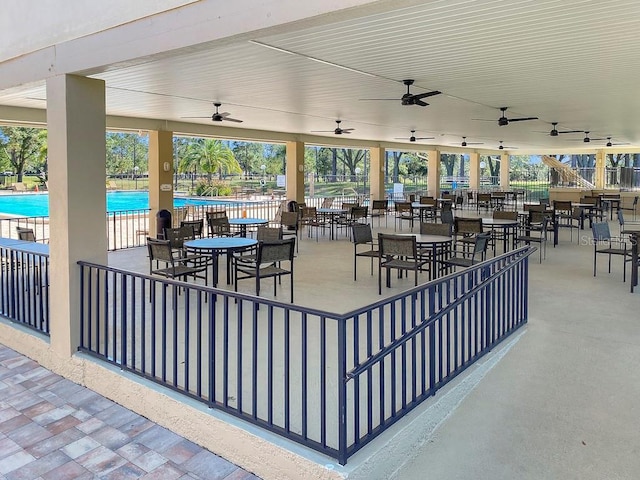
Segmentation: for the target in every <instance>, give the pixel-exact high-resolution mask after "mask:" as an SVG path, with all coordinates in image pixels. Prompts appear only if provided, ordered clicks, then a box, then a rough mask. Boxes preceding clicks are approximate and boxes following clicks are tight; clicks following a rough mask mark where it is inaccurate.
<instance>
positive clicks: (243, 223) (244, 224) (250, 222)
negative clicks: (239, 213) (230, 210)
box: [229, 218, 269, 237]
mask: <svg viewBox="0 0 640 480" xmlns="http://www.w3.org/2000/svg"><path fill="white" fill-rule="evenodd" d="M267 223H269V220H265V219H264V218H230V219H229V225H233V226H234V227H239V229H240V236H241V237H246V236H247V228H248V227H256V226H258V225H266V224H267Z"/></svg>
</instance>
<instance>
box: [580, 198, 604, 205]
mask: <svg viewBox="0 0 640 480" xmlns="http://www.w3.org/2000/svg"><path fill="white" fill-rule="evenodd" d="M580 203H588V204H589V205H598V204H599V203H600V197H591V196H588V197H582V198H581V199H580Z"/></svg>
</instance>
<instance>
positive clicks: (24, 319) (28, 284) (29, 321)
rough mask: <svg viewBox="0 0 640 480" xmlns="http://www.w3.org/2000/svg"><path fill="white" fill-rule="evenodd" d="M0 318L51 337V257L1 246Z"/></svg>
mask: <svg viewBox="0 0 640 480" xmlns="http://www.w3.org/2000/svg"><path fill="white" fill-rule="evenodd" d="M25 243H27V242H25ZM0 315H2V316H3V317H6V318H8V319H9V320H11V321H13V322H16V323H19V324H21V325H23V326H25V327H28V328H31V329H33V330H37V331H39V332H41V333H44V334H46V335H48V334H49V255H48V254H45V253H33V252H25V251H21V250H19V247H18V246H17V245H16V248H14V247H11V246H0Z"/></svg>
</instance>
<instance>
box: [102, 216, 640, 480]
mask: <svg viewBox="0 0 640 480" xmlns="http://www.w3.org/2000/svg"><path fill="white" fill-rule="evenodd" d="M465 215H466V216H470V214H469V212H465ZM389 220H390V222H389V228H388V229H386V231H389V230H393V220H392V218H390V219H389ZM383 226H384V221H383ZM374 227H376V228H375V231H376V232H377V231H384V230H385V229H382V230H380V229H378V228H377V221H375V220H374ZM404 231H405V232H406V231H408V229H407V227H406V226H405V230H404ZM611 231H612V232H613V233H614V234H615V233H616V232H617V231H618V227H617V224H614V223H611ZM590 239H591V233H590V230H584V231H581V232H580V236H579V239H578V240H577V239H576V233H575V232H574V234H573V242H570V241H569V232H568V231H566V230H562V231H561V233H560V244H559V245H558V246H557V247H556V248H553V246H552V245H551V244H549V245H548V248H547V257H546V259H545V260H544V261H543V263H542V264H538V257H537V254H534V255H533V256H532V257H531V263H530V318H529V324H528V326H527V327H526V328H525V329H521V331H520V333H519V334H518V335H517V336H516V337H515V338H514V339H513V340H512V341H511V342H507V343H508V345H506V346H504V347H502V348H501V349H497V351H496V352H494V353H493V354H492V355H490V356H488V357H486V358H485V359H483V361H482V362H480V364H479V365H478V367H477V368H476V369H475V371H474V369H470V372H469V373H468V374H467V376H466V378H465V376H463V377H462V378H460V379H459V380H457V381H456V382H454V383H453V384H452V385H450V386H448V387H446V388H445V389H443V391H442V392H441V393H439V394H438V396H436V397H435V398H434V399H433V400H432V401H429V402H425V405H424V406H423V407H421V408H419V409H417V410H416V411H415V412H413V413H412V414H411V415H410V416H409V417H408V418H407V419H406V420H405V421H403V422H400V424H399V425H398V426H397V428H394V429H392V431H391V432H389V433H388V434H386V435H383V436H382V437H381V438H379V439H378V440H376V441H375V442H373V443H372V444H371V445H370V446H369V447H368V448H367V449H365V451H364V452H360V453H358V454H357V455H356V456H354V457H353V458H352V459H350V461H349V464H348V465H347V466H346V467H344V468H343V467H339V466H336V465H331V468H335V469H338V470H340V471H342V473H343V475H345V476H348V477H349V478H369V479H374V478H381V479H382V478H385V479H386V478H396V479H423V478H444V479H458V478H459V479H466V478H470V477H471V476H473V477H475V478H491V479H513V478H519V479H529V478H530V479H541V478H549V479H556V478H563V479H566V478H580V479H591V478H592V479H602V478H620V479H627V478H629V479H631V478H638V476H639V475H640V473H638V472H640V455H638V451H639V450H640V435H639V434H638V431H639V430H640V416H639V415H638V414H639V413H640V407H638V401H637V399H638V398H639V397H640V373H639V371H638V369H637V368H636V366H637V365H638V363H639V362H640V348H638V347H639V346H640V314H639V313H638V312H639V311H640V289H637V290H636V293H634V294H631V293H629V280H627V282H626V283H623V282H622V263H621V259H619V258H614V259H613V268H612V273H611V274H609V273H607V258H606V256H602V255H599V256H598V264H599V273H598V276H597V277H595V278H594V277H593V246H592V245H591V242H590ZM352 248H353V247H352V244H350V243H349V242H348V240H347V239H346V238H345V237H344V236H342V237H341V239H339V240H337V241H331V240H329V239H328V237H322V236H320V239H319V241H318V242H316V240H315V239H309V238H307V237H304V238H303V239H302V241H301V243H300V253H299V255H298V257H297V258H296V279H295V290H296V293H295V294H296V303H298V304H302V305H307V306H311V307H316V308H321V309H327V310H330V311H336V312H345V311H348V310H351V309H352V308H356V307H359V306H361V305H364V304H367V303H370V302H372V301H375V300H377V299H379V296H378V294H377V277H376V276H375V275H374V276H370V275H369V263H368V260H366V259H360V260H358V281H357V282H353V279H352ZM134 254H135V258H137V259H138V260H137V262H138V263H137V264H136V269H140V270H141V271H146V269H147V268H148V266H147V263H146V259H145V258H144V255H140V251H138V252H137V254H136V252H134V251H127V252H117V253H113V254H111V256H110V263H111V264H112V265H113V266H119V265H127V266H128V267H129V268H131V267H132V265H133V263H132V260H131V259H132V258H133V257H132V255H134ZM627 275H629V272H627ZM424 280H426V278H424V279H423V281H424ZM285 282H286V280H285ZM412 284H413V282H412V278H411V277H409V280H407V279H403V280H398V279H395V278H394V279H393V286H392V288H391V289H384V291H383V293H384V294H385V295H386V294H393V293H397V292H399V291H401V290H403V289H406V288H410V287H411V286H412ZM383 288H384V287H383ZM240 291H244V292H247V293H251V292H252V291H253V284H252V282H245V283H244V284H242V285H241V287H240ZM279 291H281V292H282V296H280V295H279V297H278V298H280V299H282V300H286V299H287V293H288V285H287V284H283V285H282V287H281V290H279ZM264 295H265V296H269V297H271V296H272V290H271V288H266V289H265V291H264ZM474 376H475V377H476V379H475V380H474ZM434 412H436V413H435V416H434ZM438 415H439V416H440V420H438V421H436V420H435V418H436V417H438ZM411 420H413V422H411ZM412 424H413V430H415V426H416V425H424V426H425V428H423V429H421V431H419V432H415V431H412Z"/></svg>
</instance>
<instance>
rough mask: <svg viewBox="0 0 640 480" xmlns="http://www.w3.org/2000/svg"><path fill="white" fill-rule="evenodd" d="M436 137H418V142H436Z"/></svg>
mask: <svg viewBox="0 0 640 480" xmlns="http://www.w3.org/2000/svg"><path fill="white" fill-rule="evenodd" d="M435 139H436V137H416V140H435Z"/></svg>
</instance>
